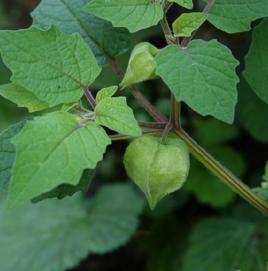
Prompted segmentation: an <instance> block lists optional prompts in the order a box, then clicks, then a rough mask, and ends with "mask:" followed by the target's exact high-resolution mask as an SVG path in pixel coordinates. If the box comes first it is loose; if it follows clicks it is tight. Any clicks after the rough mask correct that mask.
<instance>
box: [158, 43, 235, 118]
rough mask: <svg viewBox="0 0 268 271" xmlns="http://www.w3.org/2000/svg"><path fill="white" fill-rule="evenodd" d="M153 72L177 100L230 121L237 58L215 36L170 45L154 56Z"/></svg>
mask: <svg viewBox="0 0 268 271" xmlns="http://www.w3.org/2000/svg"><path fill="white" fill-rule="evenodd" d="M156 63H157V70H156V73H157V74H158V75H159V76H160V77H161V78H162V79H163V80H164V82H165V83H166V84H167V85H168V87H169V88H170V90H171V91H172V93H173V94H174V95H175V97H176V99H177V101H184V102H186V103H187V104H188V105H189V106H190V107H191V108H192V109H194V110H195V111H197V112H198V113H200V114H201V115H203V116H207V115H211V116H214V117H216V118H217V119H219V120H222V121H225V122H227V123H232V122H233V120H234V111H235V105H236V102H237V91H236V85H237V82H238V77H237V75H236V73H235V68H236V66H237V65H238V61H237V60H236V59H235V58H234V57H233V55H232V54H231V52H230V50H229V49H228V48H227V47H225V46H223V45H222V44H220V43H218V42H217V41H215V40H212V41H209V42H206V41H202V40H194V41H192V42H191V43H190V44H189V47H188V48H185V49H183V48H180V47H178V46H176V45H170V46H167V47H166V48H164V49H163V50H161V51H160V53H159V54H158V55H157V56H156Z"/></svg>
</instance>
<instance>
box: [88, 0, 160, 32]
mask: <svg viewBox="0 0 268 271" xmlns="http://www.w3.org/2000/svg"><path fill="white" fill-rule="evenodd" d="M86 10H87V11H88V12H90V13H92V14H94V15H96V16H98V17H100V18H103V19H105V20H108V21H110V22H112V24H113V26H115V27H126V28H127V29H128V30H129V31H130V32H131V33H134V32H137V31H139V30H141V29H145V28H148V27H150V26H153V25H156V24H157V23H158V22H159V21H160V20H161V19H162V18H163V10H162V7H161V4H160V3H157V2H156V1H148V0H92V1H91V2H89V4H88V5H87V6H86Z"/></svg>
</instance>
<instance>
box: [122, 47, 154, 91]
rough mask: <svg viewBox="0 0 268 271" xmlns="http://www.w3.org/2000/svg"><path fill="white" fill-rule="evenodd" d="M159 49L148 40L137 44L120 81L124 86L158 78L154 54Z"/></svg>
mask: <svg viewBox="0 0 268 271" xmlns="http://www.w3.org/2000/svg"><path fill="white" fill-rule="evenodd" d="M157 53H158V49H157V48H156V47H155V46H153V45H152V44H150V43H148V42H142V43H139V44H137V45H136V46H135V47H134V49H133V51H132V53H131V56H130V59H129V62H128V67H127V71H126V74H125V76H124V78H123V81H122V82H121V83H120V86H121V87H122V88H125V87H127V86H129V85H132V84H135V83H140V82H143V81H145V80H150V79H155V78H156V74H155V71H156V63H155V60H154V56H155V55H156V54H157Z"/></svg>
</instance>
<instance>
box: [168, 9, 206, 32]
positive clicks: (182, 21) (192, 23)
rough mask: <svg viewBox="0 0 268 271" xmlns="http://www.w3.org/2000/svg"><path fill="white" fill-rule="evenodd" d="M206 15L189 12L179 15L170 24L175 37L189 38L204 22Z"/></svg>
mask: <svg viewBox="0 0 268 271" xmlns="http://www.w3.org/2000/svg"><path fill="white" fill-rule="evenodd" d="M207 17H208V15H207V14H205V13H203V12H190V13H183V14H182V15H180V16H179V17H178V18H177V19H176V20H175V21H174V23H173V24H172V28H173V32H174V34H175V37H190V36H191V34H192V32H194V31H195V30H197V29H198V28H199V27H200V26H201V25H202V24H203V23H204V22H205V21H206V20H207Z"/></svg>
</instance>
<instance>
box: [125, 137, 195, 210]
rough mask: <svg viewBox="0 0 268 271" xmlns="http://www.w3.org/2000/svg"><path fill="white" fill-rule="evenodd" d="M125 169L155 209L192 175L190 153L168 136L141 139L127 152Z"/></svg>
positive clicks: (180, 143)
mask: <svg viewBox="0 0 268 271" xmlns="http://www.w3.org/2000/svg"><path fill="white" fill-rule="evenodd" d="M124 165H125V168H126V171H127V174H128V176H129V177H130V178H131V179H132V181H133V182H134V183H135V184H137V185H138V186H139V188H140V189H141V190H142V191H143V192H144V194H145V195H146V198H147V200H148V202H149V205H150V207H151V209H153V208H154V207H155V206H156V204H157V203H158V201H160V200H161V199H162V198H163V197H164V196H166V195H167V194H169V193H172V192H174V191H176V190H178V189H179V188H181V186H182V185H183V184H184V182H185V180H186V178H187V176H188V171H189V166H190V162H189V152H188V149H187V147H186V145H185V143H184V142H183V141H181V140H180V139H179V138H177V137H173V136H169V137H168V138H167V139H166V140H165V142H161V138H158V137H153V136H142V137H139V138H137V139H135V140H134V141H133V142H132V143H131V144H130V145H129V146H128V148H127V150H126V153H125V156H124Z"/></svg>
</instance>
